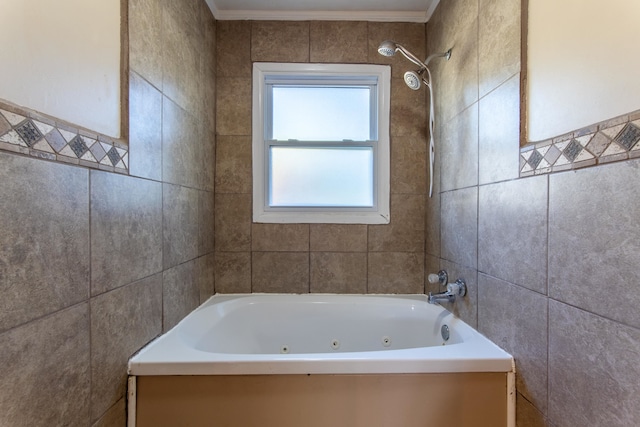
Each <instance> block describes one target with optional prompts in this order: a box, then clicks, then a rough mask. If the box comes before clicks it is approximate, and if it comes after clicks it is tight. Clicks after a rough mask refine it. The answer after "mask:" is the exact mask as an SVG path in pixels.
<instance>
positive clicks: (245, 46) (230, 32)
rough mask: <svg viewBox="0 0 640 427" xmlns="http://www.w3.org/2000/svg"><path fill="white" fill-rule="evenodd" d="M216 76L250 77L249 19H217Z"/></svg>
mask: <svg viewBox="0 0 640 427" xmlns="http://www.w3.org/2000/svg"><path fill="white" fill-rule="evenodd" d="M216 27H217V28H216V29H217V46H216V49H217V50H216V52H217V54H216V55H217V75H218V77H251V21H218V22H217V23H216Z"/></svg>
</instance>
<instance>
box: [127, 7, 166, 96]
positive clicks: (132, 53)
mask: <svg viewBox="0 0 640 427" xmlns="http://www.w3.org/2000/svg"><path fill="white" fill-rule="evenodd" d="M128 4H129V16H128V19H129V67H130V68H131V69H132V70H133V71H135V72H136V73H138V74H140V75H141V76H142V77H143V78H145V79H146V80H147V81H149V82H151V84H153V85H154V86H155V87H156V88H158V89H160V90H162V35H161V33H162V28H163V24H162V2H160V1H157V0H130V1H129V2H128Z"/></svg>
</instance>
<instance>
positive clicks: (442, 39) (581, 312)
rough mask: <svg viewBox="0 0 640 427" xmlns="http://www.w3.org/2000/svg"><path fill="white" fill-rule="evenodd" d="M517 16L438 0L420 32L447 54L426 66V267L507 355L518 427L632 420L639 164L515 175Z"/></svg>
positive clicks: (639, 419)
mask: <svg viewBox="0 0 640 427" xmlns="http://www.w3.org/2000/svg"><path fill="white" fill-rule="evenodd" d="M529 3H533V2H529ZM580 5H581V6H582V3H580ZM520 8H521V2H520V0H494V1H481V0H450V1H447V2H441V3H440V5H439V6H438V8H437V9H436V12H435V13H434V16H433V17H432V19H431V21H430V22H429V23H428V24H427V35H428V46H427V47H428V52H440V51H443V50H446V49H447V48H448V47H449V46H454V49H453V56H452V58H451V61H449V62H438V63H436V62H434V63H432V64H433V72H434V82H435V85H436V88H439V89H438V92H437V94H436V96H437V97H436V118H438V119H437V120H436V123H437V124H438V129H437V132H438V133H437V136H438V141H439V142H437V143H436V149H437V150H438V152H439V162H438V163H439V170H437V171H436V173H437V174H438V176H439V183H438V185H439V186H438V189H439V193H438V197H436V198H434V199H429V200H428V201H427V216H428V218H429V221H430V222H429V223H430V226H429V227H428V228H427V246H426V247H427V254H428V255H427V271H430V272H433V271H437V269H438V268H446V269H447V270H448V271H449V277H452V278H454V279H455V278H457V277H464V278H465V279H466V280H467V284H468V285H469V296H468V297H467V298H466V299H465V301H464V303H463V304H460V305H458V302H456V303H455V305H454V306H453V307H452V309H453V310H455V311H457V312H458V313H459V314H460V316H461V317H462V318H464V319H465V320H466V321H467V322H469V323H471V324H472V325H477V328H478V329H479V330H480V332H482V333H483V334H485V335H486V336H488V337H489V338H490V339H492V340H493V341H494V342H495V343H497V344H498V345H500V346H501V347H503V348H504V349H506V350H507V351H509V352H511V353H512V354H513V355H514V357H515V359H516V367H517V372H518V374H517V391H518V394H517V425H518V427H541V426H550V427H551V426H554V427H559V426H572V427H573V426H576V427H577V426H587V425H588V426H609V425H619V426H623V425H624V426H631V425H639V424H640V405H638V399H637V397H636V396H637V393H638V392H639V391H640V390H639V389H640V386H639V384H640V368H638V363H637V360H638V354H640V317H639V316H638V315H637V313H638V311H637V309H636V307H637V305H638V304H639V303H640V289H638V287H637V286H635V285H633V284H635V283H638V281H640V271H639V269H638V265H640V252H639V251H638V247H637V244H636V242H637V241H638V239H639V238H640V225H639V224H638V221H637V219H636V218H634V217H633V215H634V214H633V213H634V212H637V211H638V209H640V197H638V195H637V190H636V188H635V187H634V185H633V184H632V183H634V182H638V180H639V179H640V162H638V160H630V161H624V162H619V163H612V164H608V165H602V166H596V167H591V168H586V169H581V170H577V171H567V172H560V173H553V174H547V175H540V176H533V177H529V178H522V179H520V178H518V167H519V165H518V153H519V126H520V116H519V105H520V100H521V96H520V28H521V27H520V25H521V22H520V16H521V14H520V10H521V9H520ZM574 12H577V10H574ZM601 13H602V15H603V16H604V15H607V14H608V13H609V11H607V8H606V7H604V5H603V10H602V12H601ZM547 18H548V19H553V18H552V17H550V16H547ZM564 23H566V21H564ZM546 28H547V30H549V28H548V27H546ZM598 28H600V27H598ZM616 28H617V26H616ZM588 32H589V29H586V30H584V31H581V33H580V34H581V35H585V33H588ZM592 33H593V34H594V35H595V34H596V33H597V34H598V35H599V36H602V34H603V33H601V32H599V31H592ZM606 39H607V40H608V42H609V43H610V44H614V43H615V41H614V40H609V38H608V37H606ZM605 43H606V42H605ZM582 72H587V71H578V72H576V73H574V75H573V77H574V78H575V79H580V78H581V76H582ZM616 77H617V76H616V75H613V79H615V78H616ZM621 78H623V77H622V76H621ZM589 93H592V92H589ZM636 108H637V107H636ZM579 109H580V108H575V106H571V108H569V109H568V110H558V109H556V111H557V112H558V111H559V114H561V115H563V116H565V117H570V116H571V115H572V114H573V113H575V112H576V111H577V110H579ZM622 295H624V296H622Z"/></svg>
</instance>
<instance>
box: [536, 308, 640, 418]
mask: <svg viewBox="0 0 640 427" xmlns="http://www.w3.org/2000/svg"><path fill="white" fill-rule="evenodd" d="M549 321H550V322H549V323H550V325H551V327H550V330H549V418H550V419H551V421H552V422H554V423H556V424H557V425H558V426H562V427H564V426H571V427H573V426H575V427H578V426H602V427H605V426H606V427H608V426H635V425H637V424H638V420H640V405H638V396H639V395H640V365H638V355H639V354H640V331H639V330H638V329H635V328H631V327H628V326H624V325H621V324H619V323H616V322H613V321H611V320H607V319H604V318H602V317H599V316H596V315H593V314H590V313H587V312H584V311H582V310H579V309H577V308H575V307H571V306H569V305H565V304H562V303H560V302H557V301H553V300H551V301H550V304H549Z"/></svg>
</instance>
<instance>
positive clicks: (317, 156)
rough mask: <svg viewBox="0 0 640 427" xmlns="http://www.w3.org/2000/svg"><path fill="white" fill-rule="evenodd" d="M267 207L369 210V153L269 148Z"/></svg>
mask: <svg viewBox="0 0 640 427" xmlns="http://www.w3.org/2000/svg"><path fill="white" fill-rule="evenodd" d="M270 169H271V173H270V180H269V206H272V207H277V206H306V207H312V206H315V207H319V206H336V207H372V206H373V149H372V148H371V147H348V148H337V147H331V148H308V147H271V148H270Z"/></svg>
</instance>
